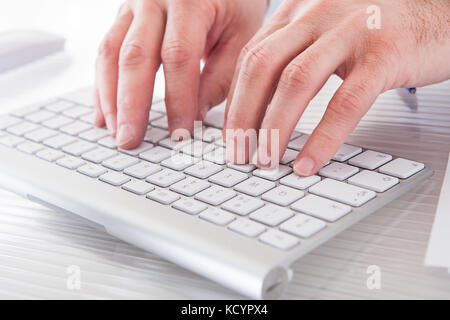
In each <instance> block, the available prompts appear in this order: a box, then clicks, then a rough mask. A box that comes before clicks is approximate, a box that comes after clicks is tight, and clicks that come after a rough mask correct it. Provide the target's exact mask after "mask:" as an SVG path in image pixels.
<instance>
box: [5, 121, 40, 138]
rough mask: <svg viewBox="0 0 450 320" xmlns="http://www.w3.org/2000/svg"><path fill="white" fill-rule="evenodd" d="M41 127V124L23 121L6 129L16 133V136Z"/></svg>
mask: <svg viewBox="0 0 450 320" xmlns="http://www.w3.org/2000/svg"><path fill="white" fill-rule="evenodd" d="M36 129H39V126H38V125H37V124H35V123H31V122H21V123H19V124H16V125H14V126H12V127H9V128H8V129H6V131H8V132H9V133H12V134H15V135H16V136H23V135H25V134H26V133H28V132H31V131H33V130H36Z"/></svg>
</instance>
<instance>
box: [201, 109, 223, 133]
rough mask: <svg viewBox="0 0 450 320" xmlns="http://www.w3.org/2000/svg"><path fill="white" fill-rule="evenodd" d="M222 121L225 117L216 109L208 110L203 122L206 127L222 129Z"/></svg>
mask: <svg viewBox="0 0 450 320" xmlns="http://www.w3.org/2000/svg"><path fill="white" fill-rule="evenodd" d="M224 120H225V117H224V116H223V112H222V111H220V110H219V109H218V108H214V109H211V110H209V112H208V113H207V114H206V117H205V120H204V121H203V122H204V123H205V125H207V126H211V127H216V128H219V129H222V128H223V122H224Z"/></svg>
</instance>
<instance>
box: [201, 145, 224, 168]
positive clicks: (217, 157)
mask: <svg viewBox="0 0 450 320" xmlns="http://www.w3.org/2000/svg"><path fill="white" fill-rule="evenodd" d="M203 159H205V160H208V161H211V162H214V163H217V164H225V163H226V161H227V159H226V153H225V148H220V147H218V148H217V149H215V150H213V151H212V152H209V153H207V154H205V155H204V156H203Z"/></svg>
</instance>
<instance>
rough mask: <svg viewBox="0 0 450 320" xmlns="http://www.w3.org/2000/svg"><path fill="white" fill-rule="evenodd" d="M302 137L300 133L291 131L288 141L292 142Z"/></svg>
mask: <svg viewBox="0 0 450 320" xmlns="http://www.w3.org/2000/svg"><path fill="white" fill-rule="evenodd" d="M301 135H302V133H301V132H299V131H292V134H291V137H290V138H289V141H292V140H294V139H297V138H298V137H300V136H301Z"/></svg>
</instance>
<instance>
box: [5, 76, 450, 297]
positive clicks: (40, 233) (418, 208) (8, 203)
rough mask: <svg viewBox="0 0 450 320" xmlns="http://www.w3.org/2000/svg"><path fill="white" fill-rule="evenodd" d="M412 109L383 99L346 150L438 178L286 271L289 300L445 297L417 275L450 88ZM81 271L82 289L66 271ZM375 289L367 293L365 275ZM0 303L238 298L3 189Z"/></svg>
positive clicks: (448, 280)
mask: <svg viewBox="0 0 450 320" xmlns="http://www.w3.org/2000/svg"><path fill="white" fill-rule="evenodd" d="M337 84H338V81H337V80H336V79H332V80H331V81H329V83H328V84H327V86H326V87H325V88H324V90H322V92H321V93H320V95H319V96H318V97H317V98H316V99H315V100H314V101H313V102H312V103H311V105H310V107H309V109H308V110H307V112H306V113H305V115H304V116H303V118H302V119H301V121H300V123H299V128H300V129H301V130H303V131H306V132H309V131H311V130H312V129H313V128H314V126H315V125H316V124H317V121H318V119H320V116H321V115H322V114H323V111H324V109H325V106H326V103H327V101H329V99H330V97H331V93H332V92H333V89H334V88H335V87H336V85H337ZM418 99H419V108H418V110H412V109H411V108H409V107H407V106H405V103H404V102H403V101H402V99H400V98H399V94H398V91H391V92H388V93H386V94H384V95H382V96H381V97H380V98H379V99H378V101H377V103H376V105H375V106H374V107H373V108H372V109H371V111H369V113H368V114H367V115H366V116H365V118H364V119H363V120H362V121H361V123H360V125H359V126H358V127H357V129H356V130H355V132H354V134H353V135H352V137H351V138H350V140H349V141H350V142H351V143H354V144H360V145H364V146H367V147H369V148H374V149H379V150H382V151H385V152H388V153H389V152H391V153H394V154H396V155H399V156H402V157H406V158H411V159H414V160H418V161H424V162H427V163H429V164H430V165H431V166H432V167H433V168H434V169H435V175H434V176H433V177H432V178H431V179H429V180H428V181H426V182H425V183H423V184H421V185H420V186H418V187H416V188H415V189H413V190H412V191H411V192H410V193H409V194H406V195H404V196H402V197H401V198H399V199H397V200H396V201H393V202H392V203H390V204H389V205H387V206H385V207H384V208H382V209H381V210H379V211H377V212H376V213H374V214H372V215H371V216H369V217H368V218H366V219H364V220H363V221H361V222H360V223H358V224H356V225H354V226H352V227H351V228H349V229H348V230H346V231H345V232H343V233H341V234H340V235H338V236H337V237H335V238H334V239H332V240H330V241H328V242H327V243H326V244H324V245H323V246H321V247H319V248H318V249H316V250H314V251H313V252H311V253H310V254H308V255H307V256H305V257H304V258H302V259H301V260H299V261H298V262H296V263H295V264H294V265H293V270H294V277H293V279H292V282H291V284H290V286H289V287H288V290H287V292H286V294H285V296H284V298H286V299H334V298H337V299H347V298H348V299H364V298H374V299H397V298H401V299H403V298H405V299H414V298H426V299H428V298H450V275H449V274H448V272H447V270H442V269H435V268H429V267H424V265H423V261H424V256H425V252H426V248H427V242H428V238H429V234H430V231H431V227H432V223H433V218H434V214H435V209H436V205H437V201H438V195H439V191H440V188H441V183H442V179H443V175H444V170H445V164H446V162H447V156H448V153H449V150H450V82H446V83H443V84H439V85H434V86H430V87H427V88H420V89H419V90H418ZM71 265H76V266H79V267H80V270H81V280H82V281H81V288H80V290H69V289H67V285H66V281H67V277H68V274H67V273H66V271H67V268H68V267H69V266H71ZM369 265H377V266H379V267H380V270H381V289H379V290H369V289H368V288H367V286H366V281H367V277H368V276H369V275H368V274H367V273H366V270H367V267H368V266H369ZM0 298H44V299H47V298H57V299H82V298H94V299H116V298H125V299H128V298H136V299H165V298H173V299H178V298H192V299H202V298H208V299H215V298H225V299H228V298H242V297H240V296H238V295H236V294H235V293H234V292H231V291H230V290H228V289H225V288H223V287H221V286H219V285H217V284H215V283H213V282H211V281H209V280H206V279H203V278H202V277H200V276H197V275H195V274H192V273H191V272H189V271H186V270H184V269H182V268H180V267H178V266H176V265H174V264H172V263H169V262H167V261H164V260H162V259H160V258H158V257H157V256H155V255H153V254H152V253H149V252H145V251H143V250H140V249H137V248H135V247H133V246H131V245H129V244H126V243H124V242H122V241H120V240H118V239H116V238H113V237H111V236H110V235H108V234H106V233H104V232H102V231H98V230H96V229H95V228H93V227H91V226H89V225H88V224H87V223H86V222H85V221H83V220H81V219H80V218H78V217H76V216H68V215H66V214H62V213H59V212H55V211H53V210H49V209H47V208H44V207H42V206H40V205H38V204H34V203H32V202H30V201H28V200H26V199H22V198H20V197H18V196H16V195H14V194H11V193H9V192H6V191H2V190H0Z"/></svg>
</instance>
